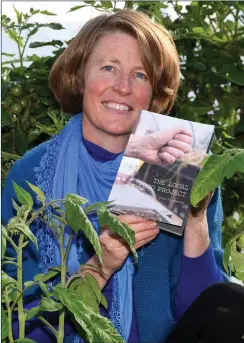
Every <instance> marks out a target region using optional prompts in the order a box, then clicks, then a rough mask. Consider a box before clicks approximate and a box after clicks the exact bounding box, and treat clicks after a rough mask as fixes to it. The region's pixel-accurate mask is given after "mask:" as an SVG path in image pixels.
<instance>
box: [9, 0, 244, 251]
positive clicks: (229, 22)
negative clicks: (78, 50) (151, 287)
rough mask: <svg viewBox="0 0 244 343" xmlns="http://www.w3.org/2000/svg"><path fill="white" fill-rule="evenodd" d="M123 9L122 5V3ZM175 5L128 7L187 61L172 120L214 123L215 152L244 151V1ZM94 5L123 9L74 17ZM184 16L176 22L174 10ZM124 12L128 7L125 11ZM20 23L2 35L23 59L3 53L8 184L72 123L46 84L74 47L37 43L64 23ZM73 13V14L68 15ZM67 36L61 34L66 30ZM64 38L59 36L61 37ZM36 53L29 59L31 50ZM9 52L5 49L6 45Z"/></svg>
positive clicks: (26, 18)
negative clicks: (22, 163)
mask: <svg viewBox="0 0 244 343" xmlns="http://www.w3.org/2000/svg"><path fill="white" fill-rule="evenodd" d="M120 4H121V3H120ZM182 4H183V3H181V2H176V1H168V2H166V1H163V2H158V1H157V2H153V1H151V2H146V1H141V2H140V1H136V2H134V1H126V2H125V3H124V5H123V6H124V7H126V8H135V9H137V10H138V11H144V12H146V13H147V14H148V15H150V17H153V18H154V19H155V20H156V21H157V22H159V23H162V24H163V25H165V26H166V28H167V29H169V30H170V31H171V32H172V33H173V35H174V37H175V42H176V45H177V48H178V51H179V54H180V58H181V74H182V86H181V88H180V91H179V95H178V99H177V101H176V104H175V106H174V108H173V109H172V111H171V115H172V116H175V117H180V118H183V119H187V120H193V121H198V122H203V123H209V124H214V125H215V127H216V136H217V139H216V140H215V142H214V144H213V147H212V151H213V153H218V154H220V153H221V152H222V151H223V150H225V149H228V148H232V147H242V148H243V147H244V102H243V99H244V88H243V86H244V70H243V64H244V60H243V56H244V26H243V23H244V14H243V13H244V3H243V2H241V1H230V2H228V1H224V2H222V1H206V2H205V1H201V2H197V1H192V2H191V3H190V4H189V5H188V6H186V8H184V7H183V6H182ZM84 6H93V7H95V8H96V9H97V10H99V11H107V12H113V11H117V10H118V8H117V4H116V2H114V1H101V2H94V1H86V2H80V3H77V6H76V7H74V8H71V9H70V11H77V10H80V8H82V7H84ZM169 6H173V8H174V10H175V11H176V12H177V14H178V17H177V18H176V19H175V20H172V19H171V18H170V17H169V15H168V7H169ZM120 7H121V5H120ZM15 12H16V21H12V20H10V19H9V18H8V17H7V16H6V15H3V16H2V27H3V30H4V31H5V32H6V33H7V34H8V36H9V39H12V40H13V41H15V42H16V44H17V46H18V55H10V54H8V52H7V51H5V52H4V53H3V55H5V56H6V57H7V61H4V62H2V178H3V180H4V178H5V177H6V175H7V173H8V170H9V168H10V167H11V165H12V163H13V162H14V161H15V160H16V159H18V158H20V157H21V156H22V155H23V154H24V153H25V151H27V150H29V149H31V148H33V147H34V146H36V145H38V144H39V143H41V142H43V141H45V140H47V139H49V138H50V137H51V136H52V135H53V134H56V133H57V132H59V131H60V129H61V128H62V127H63V126H64V124H65V120H66V119H67V117H66V119H65V116H64V115H63V113H62V111H61V109H60V107H59V104H58V103H57V101H56V100H55V98H54V96H53V94H52V93H51V92H50V90H49V89H48V85H47V78H48V74H49V71H50V69H51V67H52V64H53V63H54V61H55V59H56V58H57V56H59V55H60V54H61V53H62V51H63V50H64V48H65V47H66V46H67V44H68V42H65V41H62V40H52V41H49V42H32V43H30V44H29V39H30V37H32V36H34V35H35V34H36V33H37V31H38V30H39V29H40V28H41V27H48V28H50V36H51V30H63V29H64V28H63V27H62V25H61V24H59V23H53V22H50V23H49V24H40V22H36V23H35V22H33V20H32V21H31V22H30V19H33V18H35V15H36V14H37V13H41V14H43V15H50V16H51V15H52V13H50V12H48V11H40V10H33V9H30V12H29V13H21V12H19V11H18V10H17V9H16V8H15ZM67 15H69V14H67ZM61 33H62V31H61ZM61 36H62V34H60V37H61ZM46 45H51V46H53V55H52V56H45V57H39V56H37V55H36V54H35V48H37V47H41V46H46ZM27 46H29V47H30V48H33V54H32V55H30V56H26V55H25V49H26V47H27ZM3 51H4V47H3ZM223 206H224V214H225V221H224V225H223V245H224V246H225V244H226V242H227V240H228V239H229V238H231V237H233V236H234V235H236V234H238V233H240V232H241V231H242V230H243V227H244V178H243V175H241V174H236V175H235V176H234V177H233V178H232V179H230V180H225V182H224V184H223Z"/></svg>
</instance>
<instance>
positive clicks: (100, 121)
mask: <svg viewBox="0 0 244 343" xmlns="http://www.w3.org/2000/svg"><path fill="white" fill-rule="evenodd" d="M179 75H180V73H179V58H178V54H177V52H176V49H175V45H174V42H173V39H172V37H171V35H170V33H169V32H168V31H167V30H166V29H165V28H164V27H163V26H162V25H158V24H156V23H154V22H153V21H151V20H150V19H149V18H148V17H147V16H146V15H144V14H142V13H140V12H136V11H132V10H131V11H130V10H121V11H118V12H116V13H115V14H112V15H101V16H98V17H96V18H95V19H92V20H90V21H89V22H88V23H87V24H86V25H85V26H84V27H82V29H81V31H80V32H79V33H78V35H77V36H76V37H75V38H74V39H73V40H72V42H71V43H70V45H69V46H68V48H67V49H66V50H65V51H64V52H63V54H62V55H61V56H60V57H59V58H58V59H57V61H56V62H55V64H54V65H53V67H52V70H51V72H50V78H49V84H50V87H51V89H52V90H53V92H54V94H55V96H56V98H57V100H58V101H59V102H60V105H61V106H62V108H63V110H64V111H66V112H70V113H74V114H76V113H78V114H76V115H75V116H74V117H73V118H72V119H71V120H70V121H69V123H68V124H67V125H66V127H65V128H64V129H63V130H62V131H61V133H60V134H59V135H57V136H56V137H54V138H52V139H51V140H50V141H48V142H46V143H44V144H42V145H40V146H39V147H37V148H35V149H33V150H31V151H29V152H28V153H27V154H25V156H24V157H23V158H22V159H21V160H19V161H17V162H16V164H15V165H14V167H13V168H12V170H11V171H10V174H9V176H8V178H7V180H6V182H5V187H4V191H3V202H2V203H3V209H2V213H3V216H4V220H3V223H6V222H7V221H8V220H9V219H10V218H11V217H12V216H13V208H12V205H11V203H12V202H11V199H12V198H15V196H14V191H13V186H12V180H14V181H15V182H16V183H17V184H19V185H20V186H22V187H23V188H26V187H27V185H26V182H25V180H28V181H29V182H31V183H32V184H36V185H37V186H38V187H39V188H40V189H41V190H42V191H43V192H44V194H45V197H46V199H47V201H50V200H52V199H60V198H64V197H65V196H66V195H67V194H68V193H74V194H79V195H80V196H82V197H85V198H87V199H89V202H90V203H95V202H99V201H107V199H108V196H109V193H110V191H111V188H112V185H113V183H114V180H115V177H116V175H117V171H118V168H119V165H120V162H121V159H122V157H123V154H124V153H125V154H131V156H133V157H138V155H139V156H142V155H143V156H144V157H143V158H144V160H145V161H146V160H147V159H148V158H150V162H151V163H158V164H159V165H164V163H171V162H172V160H175V159H176V158H180V157H181V156H182V155H183V154H184V153H185V152H188V151H190V149H191V144H192V137H191V133H189V132H187V131H186V130H182V129H179V130H177V131H174V132H173V131H172V130H171V131H170V130H165V132H164V133H163V134H162V132H161V135H160V136H158V135H156V136H155V133H154V134H153V133H152V134H150V135H148V136H147V137H149V138H148V139H147V141H144V142H141V141H140V142H138V140H136V139H134V140H132V141H133V146H131V147H129V148H128V147H127V149H126V151H124V150H125V148H126V144H127V142H128V139H129V135H130V133H131V131H132V128H133V126H134V124H135V122H136V120H137V116H138V113H139V111H140V110H141V109H144V110H151V111H154V112H158V113H160V112H162V111H164V112H166V113H167V112H169V110H170V109H171V107H172V106H173V103H174V100H175V97H176V95H177V90H178V87H179ZM81 112H82V113H81ZM161 136H163V137H161ZM165 144H167V147H166V148H164V149H166V150H163V151H162V150H161V149H162V146H164V145H165ZM160 152H161V154H160ZM127 156H128V155H127ZM151 159H153V161H151ZM155 161H156V162H155ZM208 200H209V199H206V201H204V202H203V205H202V206H199V208H198V209H197V210H196V211H195V212H194V214H193V213H190V214H189V219H188V222H187V223H186V229H185V237H184V238H182V239H179V238H178V237H177V238H175V237H171V236H169V235H168V234H167V233H165V232H160V233H159V229H158V227H157V223H156V222H154V221H148V220H147V219H143V218H141V217H137V216H134V215H121V216H120V217H119V220H120V221H121V222H123V223H125V224H127V225H128V226H129V227H130V228H131V229H132V230H134V232H135V248H136V249H139V262H138V265H137V266H135V265H134V264H133V263H132V261H131V259H130V256H129V253H130V249H129V247H128V246H127V245H126V244H125V243H124V241H123V240H122V239H121V238H120V237H119V236H117V235H115V234H113V233H111V231H110V230H109V228H108V226H107V225H104V226H102V227H99V225H98V222H97V218H91V219H92V220H93V224H94V227H95V228H96V230H97V232H98V233H99V237H100V243H101V246H102V252H103V265H102V266H101V265H100V264H99V261H98V258H97V256H96V254H94V251H93V249H92V247H91V245H89V244H88V241H86V239H85V238H84V237H83V236H81V235H80V234H79V235H78V236H74V238H73V241H72V243H71V248H70V253H69V255H68V259H67V264H68V268H69V271H70V272H81V273H82V274H86V273H87V272H89V273H90V274H92V275H94V277H95V278H96V279H97V281H98V283H99V286H100V288H101V289H102V290H103V294H104V295H105V296H106V298H107V301H108V311H106V310H105V309H104V308H101V309H100V310H101V313H102V314H103V315H104V316H106V317H108V318H110V319H111V321H112V323H113V325H114V327H115V328H116V329H117V330H118V332H119V333H120V334H121V336H122V337H123V338H124V340H125V341H127V342H128V343H164V342H166V340H167V336H168V334H169V332H170V331H172V329H173V327H174V326H175V324H176V321H177V320H178V319H179V318H180V317H181V316H182V314H183V313H184V312H185V311H186V309H187V308H188V307H189V306H190V305H191V303H192V302H194V300H195V299H196V298H197V297H198V295H199V294H200V293H201V292H202V291H203V290H204V289H205V288H207V287H208V286H209V285H211V284H213V283H215V282H219V281H223V279H224V276H223V273H222V270H221V254H222V252H221V248H220V246H221V243H220V227H221V220H222V211H221V199H220V194H219V192H218V191H217V192H215V194H214V196H213V197H212V199H211V202H210V205H209V207H208V210H207V205H208V202H209V201H208ZM35 205H36V206H38V202H36V204H35ZM65 230H66V232H65V235H66V234H68V232H69V228H68V227H66V228H65ZM33 232H34V233H35V235H36V237H37V240H38V245H39V247H40V250H39V252H37V251H33V249H31V247H29V246H28V249H29V250H28V256H27V258H26V259H25V260H24V261H23V270H24V276H23V281H27V280H32V279H33V275H35V274H36V273H38V272H42V273H45V272H46V271H47V270H48V268H50V267H53V266H57V265H59V264H60V263H61V262H60V252H59V249H58V247H57V241H56V239H55V237H54V236H53V234H52V232H51V231H50V230H49V229H48V228H47V227H44V228H43V226H41V225H39V224H38V223H36V224H35V225H34V226H33ZM149 243H151V244H149ZM143 246H145V249H144V250H143V251H142V250H141V249H140V248H142V247H143ZM81 264H82V265H84V264H85V267H83V268H82V270H81V267H80V266H81ZM91 264H93V265H94V266H95V267H97V266H98V267H100V268H101V269H102V271H103V272H104V273H103V274H100V273H98V272H96V268H95V269H94V268H91ZM39 298H40V294H37V293H33V294H28V299H26V301H25V305H26V308H30V307H31V306H33V304H36V303H37V302H38V299H39ZM198 312H200V313H201V310H200V311H198ZM198 312H197V311H195V313H198ZM50 320H53V326H54V327H55V325H56V322H57V317H56V313H55V312H54V313H53V314H52V318H51V319H50ZM196 325H197V324H196ZM46 329H47V328H46V327H45V326H40V325H38V321H37V320H36V319H33V320H32V321H31V323H30V326H29V327H28V330H27V331H28V336H27V337H28V338H31V339H34V340H35V341H37V342H45V343H49V342H50V343H51V342H54V338H53V337H52V334H51V333H50V332H48V331H47V330H46ZM188 332H190V331H189V330H188ZM65 337H66V341H65V342H81V339H80V337H79V336H78V334H77V333H76V330H75V328H74V327H73V326H72V324H71V322H70V318H69V317H67V319H66V328H65ZM219 341H221V339H220V340H219ZM186 342H187V343H189V342H190V341H189V340H188V338H187V340H186ZM196 342H197V341H196ZM106 343H108V342H106Z"/></svg>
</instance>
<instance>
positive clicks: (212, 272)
mask: <svg viewBox="0 0 244 343" xmlns="http://www.w3.org/2000/svg"><path fill="white" fill-rule="evenodd" d="M82 139H83V143H84V145H85V146H86V148H87V151H88V153H89V154H90V156H92V157H93V158H94V159H95V160H97V161H100V162H106V161H109V160H112V159H115V158H116V157H117V156H118V155H119V154H113V153H111V152H109V151H107V150H105V149H103V148H101V147H100V146H98V145H96V144H94V143H92V142H90V141H88V140H86V139H85V138H84V137H83V138H82ZM206 265H207V266H208V268H206ZM223 280H224V278H223V276H222V274H221V272H220V270H219V269H218V267H217V265H216V262H215V257H214V252H213V248H212V245H211V244H210V245H209V247H208V249H207V250H206V251H205V252H204V253H203V254H202V255H201V256H199V257H196V258H190V257H186V256H184V255H183V258H182V265H181V275H180V280H179V284H178V286H177V290H176V297H175V309H174V313H175V318H176V320H179V318H180V317H181V316H182V314H183V313H184V312H185V311H186V310H187V308H188V307H189V306H190V305H191V304H192V302H193V301H194V300H195V299H196V298H197V297H198V296H199V295H200V293H201V292H202V291H203V290H204V289H206V288H207V287H208V286H210V285H211V284H213V283H216V282H221V281H223ZM102 293H103V294H104V296H105V297H106V299H107V302H108V312H109V309H110V306H111V303H112V278H111V279H110V280H109V281H108V283H107V284H106V286H105V287H104V289H103V292H102ZM100 311H101V314H102V315H103V316H105V317H108V318H109V313H108V312H107V311H106V310H105V309H104V308H103V307H101V309H100ZM138 342H139V334H138V327H137V321H136V313H135V306H133V312H132V323H131V331H130V336H129V339H128V343H138Z"/></svg>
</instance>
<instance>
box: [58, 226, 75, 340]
mask: <svg viewBox="0 0 244 343" xmlns="http://www.w3.org/2000/svg"><path fill="white" fill-rule="evenodd" d="M71 236H73V235H70V236H69V241H68V244H67V247H66V251H65V253H64V228H63V232H62V233H61V235H60V239H59V245H60V254H61V285H62V286H64V287H65V283H66V272H67V267H66V258H67V255H68V251H69V246H70V244H71V241H72V237H71ZM70 237H71V239H70ZM64 319H65V309H64V308H63V309H62V310H61V311H60V314H59V325H58V336H57V343H63V341H64Z"/></svg>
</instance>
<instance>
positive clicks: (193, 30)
mask: <svg viewBox="0 0 244 343" xmlns="http://www.w3.org/2000/svg"><path fill="white" fill-rule="evenodd" d="M192 32H193V33H198V34H202V33H204V32H205V31H204V28H203V27H201V26H197V27H193V28H192Z"/></svg>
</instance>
